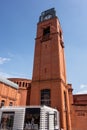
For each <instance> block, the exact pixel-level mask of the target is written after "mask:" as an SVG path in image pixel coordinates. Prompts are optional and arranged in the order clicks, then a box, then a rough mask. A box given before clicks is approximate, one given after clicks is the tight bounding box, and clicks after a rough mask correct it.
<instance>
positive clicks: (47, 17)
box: [44, 14, 52, 20]
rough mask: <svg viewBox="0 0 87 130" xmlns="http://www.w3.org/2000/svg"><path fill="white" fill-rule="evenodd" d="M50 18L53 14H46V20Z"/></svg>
mask: <svg viewBox="0 0 87 130" xmlns="http://www.w3.org/2000/svg"><path fill="white" fill-rule="evenodd" d="M50 18H52V15H51V14H48V15H46V16H44V20H47V19H50Z"/></svg>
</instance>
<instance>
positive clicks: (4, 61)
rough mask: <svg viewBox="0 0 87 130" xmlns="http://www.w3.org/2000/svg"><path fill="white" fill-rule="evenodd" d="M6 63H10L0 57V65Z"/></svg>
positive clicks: (8, 59) (7, 59)
mask: <svg viewBox="0 0 87 130" xmlns="http://www.w3.org/2000/svg"><path fill="white" fill-rule="evenodd" d="M7 61H10V58H3V57H0V64H4V63H6V62H7Z"/></svg>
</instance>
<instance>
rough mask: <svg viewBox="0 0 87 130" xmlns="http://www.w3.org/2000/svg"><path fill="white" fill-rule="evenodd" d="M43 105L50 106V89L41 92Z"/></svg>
mask: <svg viewBox="0 0 87 130" xmlns="http://www.w3.org/2000/svg"><path fill="white" fill-rule="evenodd" d="M41 105H46V106H50V105H51V102H50V90H49V89H43V90H41Z"/></svg>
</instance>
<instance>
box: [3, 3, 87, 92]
mask: <svg viewBox="0 0 87 130" xmlns="http://www.w3.org/2000/svg"><path fill="white" fill-rule="evenodd" d="M52 7H54V8H55V9H56V13H57V16H58V18H59V20H60V23H61V27H62V30H63V37H64V44H65V58H66V70H67V82H68V83H71V84H72V86H73V88H74V93H87V78H86V77H87V76H86V75H87V69H86V67H87V0H83V1H80V0H66V1H65V0H43V1H42V0H0V46H1V47H0V75H1V76H4V77H23V78H29V79H31V78H32V70H33V57H34V45H35V37H36V29H37V23H38V20H39V16H40V13H41V12H42V11H44V10H47V9H49V8H52Z"/></svg>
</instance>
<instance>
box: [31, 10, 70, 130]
mask: <svg viewBox="0 0 87 130" xmlns="http://www.w3.org/2000/svg"><path fill="white" fill-rule="evenodd" d="M30 105H47V106H51V107H53V108H56V109H58V111H59V112H60V127H61V128H62V129H63V130H71V122H70V109H69V100H68V85H67V82H66V68H65V57H64V42H63V35H62V29H61V26H60V22H59V20H58V18H57V16H56V11H55V9H54V8H52V9H49V10H46V11H44V12H42V13H41V15H40V17H39V22H38V24H37V34H36V39H35V53H34V65H33V75H32V83H31V96H30Z"/></svg>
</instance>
